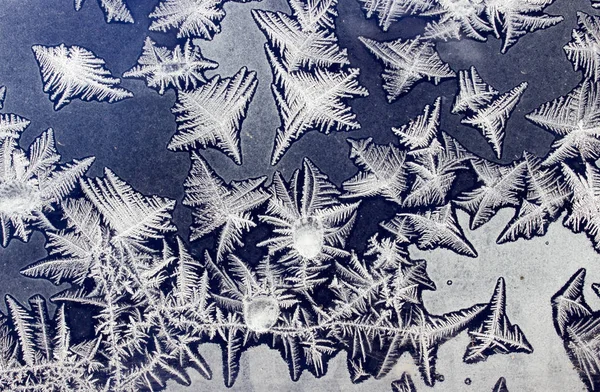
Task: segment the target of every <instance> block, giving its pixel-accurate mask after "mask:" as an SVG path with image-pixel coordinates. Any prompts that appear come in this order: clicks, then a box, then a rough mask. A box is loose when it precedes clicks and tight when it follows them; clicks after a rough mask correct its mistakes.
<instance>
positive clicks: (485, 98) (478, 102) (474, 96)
mask: <svg viewBox="0 0 600 392" xmlns="http://www.w3.org/2000/svg"><path fill="white" fill-rule="evenodd" d="M458 78H459V84H458V94H457V95H456V100H455V101H454V106H453V107H452V113H453V114H459V113H463V114H466V113H469V112H476V111H478V110H479V109H481V108H483V107H485V106H488V105H489V104H490V103H491V102H492V100H493V99H494V98H496V97H497V96H498V91H497V90H496V89H495V88H493V87H492V86H490V85H489V84H487V83H486V82H484V81H483V79H481V76H479V73H478V72H477V69H475V67H471V68H470V69H469V70H468V71H467V70H461V71H459V73H458Z"/></svg>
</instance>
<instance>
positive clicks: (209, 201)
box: [183, 153, 268, 261]
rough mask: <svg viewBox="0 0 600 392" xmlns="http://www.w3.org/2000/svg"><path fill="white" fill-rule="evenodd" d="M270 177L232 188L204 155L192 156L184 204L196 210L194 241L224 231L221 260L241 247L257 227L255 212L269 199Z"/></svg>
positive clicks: (233, 185)
mask: <svg viewBox="0 0 600 392" xmlns="http://www.w3.org/2000/svg"><path fill="white" fill-rule="evenodd" d="M265 180H266V177H259V178H256V179H249V180H244V181H232V182H231V183H230V184H229V186H227V185H226V184H225V182H223V180H222V179H221V178H219V177H218V176H217V174H216V173H215V172H214V171H213V170H212V169H211V168H210V166H208V163H207V162H206V161H205V160H204V159H203V158H202V157H200V155H198V154H196V153H193V154H192V167H191V169H190V173H189V175H188V178H187V179H186V181H185V184H184V186H185V198H184V199H183V204H184V205H186V206H189V207H191V208H192V209H193V218H194V224H193V225H192V228H191V230H192V234H191V236H190V238H191V239H192V240H195V239H198V238H201V237H203V236H205V235H207V234H209V233H212V232H215V231H216V230H219V229H220V234H219V241H218V246H217V260H219V261H220V260H221V259H222V258H223V256H224V255H226V254H227V253H229V252H231V251H232V250H233V249H234V247H236V246H238V245H240V244H241V240H242V233H243V232H245V231H247V230H249V229H250V228H252V227H254V226H256V223H255V222H254V219H253V217H252V215H251V212H252V210H253V209H255V208H256V207H258V206H259V205H261V204H262V203H263V202H265V201H266V200H267V199H268V194H267V193H266V192H265V191H264V190H263V189H262V186H263V183H264V181H265Z"/></svg>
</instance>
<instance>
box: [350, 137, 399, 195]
mask: <svg viewBox="0 0 600 392" xmlns="http://www.w3.org/2000/svg"><path fill="white" fill-rule="evenodd" d="M348 143H350V146H351V150H350V159H353V160H354V162H355V163H356V165H357V166H359V167H360V168H361V169H362V170H361V171H359V172H358V173H357V174H356V175H355V176H354V177H352V178H350V179H349V180H346V181H344V184H343V185H342V187H343V188H344V191H346V194H344V197H353V198H355V197H369V196H378V195H381V196H384V197H385V198H386V199H388V200H390V201H394V202H396V203H398V204H402V197H401V195H402V193H404V191H405V190H406V188H407V178H406V177H407V172H406V165H405V160H406V153H405V152H403V151H401V150H400V149H399V148H398V147H396V146H394V145H393V144H389V145H378V144H375V143H373V139H372V138H368V139H360V140H353V139H348Z"/></svg>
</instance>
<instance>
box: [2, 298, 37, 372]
mask: <svg viewBox="0 0 600 392" xmlns="http://www.w3.org/2000/svg"><path fill="white" fill-rule="evenodd" d="M5 299H6V307H7V308H8V313H9V315H10V318H11V320H12V322H13V325H14V326H15V329H16V333H17V336H18V337H19V345H20V348H21V355H22V357H23V361H24V362H25V363H26V364H27V366H34V365H35V362H36V350H35V337H34V323H35V320H34V319H33V317H31V315H30V314H29V312H28V311H27V309H25V307H24V306H23V305H21V304H20V303H19V302H17V300H16V299H15V298H13V297H12V296H10V295H6V298H5Z"/></svg>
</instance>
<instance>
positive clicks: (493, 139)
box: [461, 82, 528, 159]
mask: <svg viewBox="0 0 600 392" xmlns="http://www.w3.org/2000/svg"><path fill="white" fill-rule="evenodd" d="M527 86H528V84H527V82H523V83H521V84H519V85H518V86H517V87H515V88H513V89H512V90H510V91H509V92H507V93H504V94H502V95H500V96H499V97H498V98H496V99H494V100H493V101H491V102H490V104H489V105H486V106H484V107H482V108H481V109H479V110H477V111H476V112H475V114H474V115H472V116H470V117H467V118H465V119H463V120H462V121H461V123H463V124H466V125H470V126H472V127H475V128H477V129H478V130H479V131H480V132H481V133H482V134H483V136H484V137H485V138H486V139H487V141H488V143H489V144H490V145H491V146H492V149H493V150H494V152H495V153H496V157H497V158H498V159H500V158H501V157H502V144H503V141H504V130H505V128H506V122H507V121H508V119H509V117H510V115H511V113H512V111H513V110H514V109H515V107H516V106H517V104H518V103H519V100H520V99H521V96H522V95H523V93H524V92H525V89H526V88H527Z"/></svg>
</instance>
